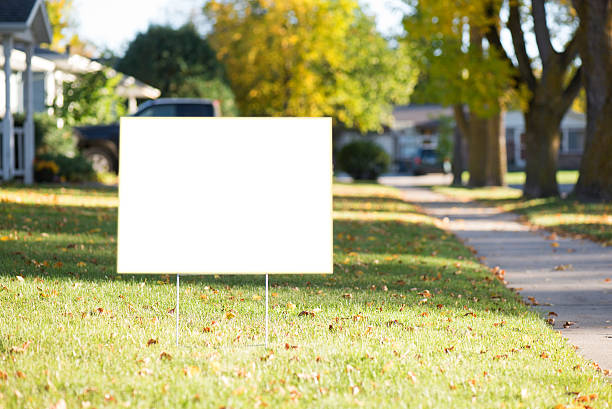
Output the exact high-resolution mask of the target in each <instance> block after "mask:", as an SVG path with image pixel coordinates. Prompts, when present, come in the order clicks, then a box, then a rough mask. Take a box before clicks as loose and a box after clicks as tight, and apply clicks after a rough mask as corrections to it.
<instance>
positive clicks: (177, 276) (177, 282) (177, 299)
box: [175, 274, 180, 347]
mask: <svg viewBox="0 0 612 409" xmlns="http://www.w3.org/2000/svg"><path fill="white" fill-rule="evenodd" d="M179 281H180V279H179V275H178V274H177V275H176V310H175V312H176V346H177V347H178V346H179Z"/></svg>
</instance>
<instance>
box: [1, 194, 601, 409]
mask: <svg viewBox="0 0 612 409" xmlns="http://www.w3.org/2000/svg"><path fill="white" fill-rule="evenodd" d="M334 194H335V201H334V208H335V211H334V217H335V224H334V239H335V240H334V247H335V256H334V257H335V264H334V274H333V275H332V276H308V275H304V276H301V275H296V276H272V277H271V322H272V328H271V330H272V332H271V344H270V346H269V348H268V349H265V348H263V347H257V346H252V345H254V344H260V343H261V342H262V341H263V337H264V327H263V317H264V303H263V300H262V296H263V283H264V278H263V277H261V276H247V277H245V276H221V277H213V276H204V277H192V278H185V279H184V280H182V285H181V299H182V303H181V334H182V335H181V337H182V346H181V347H179V348H177V347H176V346H175V345H174V322H175V321H174V320H175V317H174V314H173V310H172V309H173V308H174V299H175V298H174V297H175V293H174V291H175V287H174V285H173V284H174V277H168V276H136V277H133V276H118V275H117V274H116V272H115V267H114V263H115V252H116V250H115V239H116V220H117V208H116V205H117V197H116V192H115V191H114V190H80V189H67V188H32V189H26V188H19V187H4V188H1V189H0V238H1V240H2V242H1V243H0V309H1V311H2V315H3V317H2V319H1V320H0V333H1V334H2V336H1V337H0V408H3V409H7V408H43V409H44V408H49V407H50V406H51V405H52V404H55V403H57V402H59V401H60V400H61V399H64V400H65V401H66V403H67V407H68V408H153V407H154V408H178V407H185V408H192V407H193V408H195V407H206V408H221V407H224V408H252V407H270V408H278V407H291V408H293V407H296V408H300V407H303V408H315V407H316V408H320V407H323V408H337V407H359V406H363V407H367V408H372V407H379V408H386V407H393V408H396V407H399V408H401V407H414V408H450V407H453V408H553V407H555V408H562V407H565V406H568V407H570V406H571V407H587V406H588V407H593V408H607V407H609V404H608V402H610V401H612V388H611V387H610V384H609V383H608V381H606V380H605V378H604V377H603V375H602V374H601V373H600V372H597V371H596V370H595V369H594V367H593V365H591V364H589V363H588V362H586V361H584V360H582V359H581V358H579V357H578V356H577V355H576V353H575V351H574V349H573V348H572V347H571V346H568V345H567V344H566V343H565V341H564V340H563V339H562V338H561V337H560V335H559V334H558V333H557V332H555V331H553V330H552V329H551V328H550V327H549V326H547V324H546V323H545V321H544V319H543V318H542V317H540V316H538V315H537V314H536V313H535V312H533V311H532V310H530V309H529V308H528V307H527V306H525V305H524V304H523V303H521V302H520V301H519V299H518V296H517V295H516V294H515V293H513V292H512V291H511V290H508V289H507V288H506V287H504V286H503V285H502V283H501V282H500V281H499V280H498V279H497V278H496V276H495V275H494V274H493V273H492V272H491V271H489V270H488V269H487V268H485V267H484V266H482V265H480V264H479V263H478V262H477V261H476V259H475V258H474V257H473V256H472V254H471V253H470V251H469V250H468V249H466V248H465V247H464V246H463V245H462V244H461V243H460V242H459V241H457V240H456V239H455V237H454V236H452V235H451V234H449V233H448V232H446V231H444V230H441V229H440V228H439V227H438V226H437V225H436V224H435V222H434V220H433V219H431V218H429V217H426V216H424V215H422V214H420V213H418V211H417V209H416V208H415V207H414V206H412V205H410V204H408V203H406V202H404V201H403V200H401V198H400V196H399V194H398V193H397V191H395V190H392V189H390V188H384V187H379V186H368V185H336V186H335V193H334ZM304 251H305V253H304V256H305V257H307V256H308V249H304ZM203 257H205V254H203ZM236 257H240V254H236Z"/></svg>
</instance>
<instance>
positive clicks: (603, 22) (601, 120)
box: [574, 0, 612, 200]
mask: <svg viewBox="0 0 612 409" xmlns="http://www.w3.org/2000/svg"><path fill="white" fill-rule="evenodd" d="M574 4H575V6H576V10H577V12H578V16H579V17H580V25H581V26H583V29H584V35H585V41H584V42H583V44H582V46H581V50H580V57H581V58H582V63H583V69H584V74H585V75H584V85H585V88H586V107H587V108H586V111H587V130H586V138H585V150H584V154H583V155H582V161H581V164H580V176H579V178H578V183H577V184H576V187H575V190H574V192H575V193H576V195H578V196H579V197H584V198H587V199H598V200H601V199H604V200H612V161H611V160H610V159H611V158H612V1H611V0H576V1H575V2H574Z"/></svg>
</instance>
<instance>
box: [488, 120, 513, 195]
mask: <svg viewBox="0 0 612 409" xmlns="http://www.w3.org/2000/svg"><path fill="white" fill-rule="evenodd" d="M486 167H487V169H486V185H487V186H504V185H505V184H506V172H507V170H508V160H507V157H506V127H505V124H504V111H503V110H501V109H500V110H499V112H497V113H496V114H495V115H494V116H492V117H491V118H489V119H488V127H487V163H486Z"/></svg>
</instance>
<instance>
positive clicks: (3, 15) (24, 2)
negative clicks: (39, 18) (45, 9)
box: [0, 0, 36, 23]
mask: <svg viewBox="0 0 612 409" xmlns="http://www.w3.org/2000/svg"><path fill="white" fill-rule="evenodd" d="M35 4H36V0H2V2H0V22H3V23H4V22H7V23H25V22H26V21H28V17H30V14H31V13H32V8H33V7H34V5H35Z"/></svg>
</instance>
